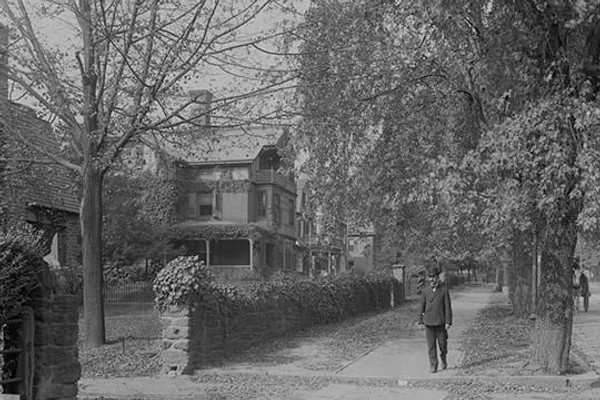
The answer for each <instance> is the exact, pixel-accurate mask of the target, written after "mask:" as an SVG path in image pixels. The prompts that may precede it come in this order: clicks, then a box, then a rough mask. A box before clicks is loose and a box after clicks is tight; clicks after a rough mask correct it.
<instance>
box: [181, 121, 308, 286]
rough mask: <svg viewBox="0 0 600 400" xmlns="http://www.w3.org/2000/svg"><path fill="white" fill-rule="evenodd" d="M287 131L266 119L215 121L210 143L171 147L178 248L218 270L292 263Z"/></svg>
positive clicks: (292, 192) (292, 189)
mask: <svg viewBox="0 0 600 400" xmlns="http://www.w3.org/2000/svg"><path fill="white" fill-rule="evenodd" d="M286 138H287V136H286V134H285V133H284V132H283V131H282V130H279V129H275V128H269V127H250V128H244V129H215V130H213V131H211V133H210V140H208V142H209V143H212V145H210V146H207V145H206V143H207V140H205V141H204V142H203V145H202V146H201V147H200V146H199V147H198V148H194V146H193V145H188V146H186V147H185V148H184V149H179V150H176V151H175V150H171V156H172V157H174V159H175V162H174V174H175V176H176V178H177V179H176V182H177V199H178V201H177V204H176V213H175V214H176V223H175V224H174V226H173V228H172V230H171V237H172V239H173V241H174V244H175V247H176V248H178V249H179V252H183V253H185V254H187V255H198V256H199V257H200V258H201V259H202V260H203V261H204V262H205V263H206V265H207V266H209V267H210V268H211V269H212V270H213V271H215V272H217V273H239V272H244V271H246V272H250V271H251V272H257V273H259V274H262V275H268V274H270V273H272V272H274V271H276V270H281V269H283V270H295V269H296V268H297V261H296V258H297V255H298V251H297V246H296V225H297V222H296V206H295V203H296V184H295V181H294V178H293V176H292V175H291V174H289V175H285V174H283V173H281V169H280V167H282V156H281V149H282V147H283V145H284V143H285V141H286Z"/></svg>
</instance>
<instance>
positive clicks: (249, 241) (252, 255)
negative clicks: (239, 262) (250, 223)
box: [248, 239, 254, 271]
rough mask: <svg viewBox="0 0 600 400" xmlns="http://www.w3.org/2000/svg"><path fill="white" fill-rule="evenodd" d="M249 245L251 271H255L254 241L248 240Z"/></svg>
mask: <svg viewBox="0 0 600 400" xmlns="http://www.w3.org/2000/svg"><path fill="white" fill-rule="evenodd" d="M248 245H249V246H250V269H251V270H253V271H254V241H253V240H252V239H248Z"/></svg>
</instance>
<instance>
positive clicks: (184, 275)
mask: <svg viewBox="0 0 600 400" xmlns="http://www.w3.org/2000/svg"><path fill="white" fill-rule="evenodd" d="M393 281H394V278H393V277H392V276H391V275H389V274H385V273H372V274H366V275H362V276H356V275H339V276H336V277H332V278H323V279H319V280H309V279H304V278H298V277H290V276H286V275H279V276H276V277H275V278H274V279H271V280H265V281H259V282H255V283H250V284H248V285H245V286H241V287H236V286H233V285H225V284H219V283H217V282H216V281H215V280H214V278H213V276H212V274H211V273H210V271H209V270H208V269H207V268H206V267H205V266H204V264H203V262H201V261H199V260H198V258H197V257H178V258H176V259H175V260H173V261H171V262H170V263H169V264H167V266H166V267H165V268H164V269H163V270H161V271H160V272H159V274H158V275H157V277H156V279H155V281H154V291H155V293H156V302H157V307H158V308H159V310H165V309H166V308H167V307H169V306H177V305H188V306H191V307H193V308H196V309H198V308H200V309H203V310H204V311H206V312H208V313H210V314H211V315H214V316H216V317H218V318H223V319H224V318H228V317H230V316H231V315H232V314H235V313H236V310H241V309H244V308H245V307H246V306H248V305H258V304H260V303H265V304H271V303H273V302H277V303H284V302H289V303H291V304H295V305H296V306H297V307H298V308H299V309H302V310H306V311H307V312H310V313H312V315H313V316H314V319H315V322H317V323H329V322H334V321H339V320H342V319H343V318H345V317H347V316H349V315H354V314H357V313H360V312H364V311H370V310H376V309H382V308H385V307H387V306H389V304H390V286H391V285H392V283H393ZM357 305H360V307H361V309H357Z"/></svg>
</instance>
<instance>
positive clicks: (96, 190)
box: [80, 164, 106, 347]
mask: <svg viewBox="0 0 600 400" xmlns="http://www.w3.org/2000/svg"><path fill="white" fill-rule="evenodd" d="M102 177H103V174H102V172H101V171H100V170H99V169H98V168H97V167H95V166H93V165H89V164H88V165H87V167H86V168H85V169H84V172H83V197H82V199H81V216H80V222H81V237H82V243H81V250H82V253H83V308H84V334H85V344H86V346H88V347H98V346H101V345H103V344H104V343H105V342H106V338H105V327H104V294H103V288H104V277H103V275H102Z"/></svg>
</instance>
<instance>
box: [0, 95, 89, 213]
mask: <svg viewBox="0 0 600 400" xmlns="http://www.w3.org/2000/svg"><path fill="white" fill-rule="evenodd" d="M8 106H9V121H10V122H9V124H10V125H11V126H10V127H9V132H10V131H12V132H13V133H15V132H18V134H19V136H21V137H22V138H24V139H26V141H25V142H22V141H21V140H19V139H17V138H15V137H12V136H13V135H11V134H9V135H8V137H7V139H8V143H9V146H8V148H9V151H10V152H12V156H13V157H21V158H25V159H26V158H31V159H34V160H36V159H37V160H38V161H41V159H42V157H43V156H41V155H40V154H39V152H36V150H35V148H34V147H36V146H37V147H41V148H44V149H49V150H50V151H51V152H53V153H54V154H60V148H59V146H58V142H57V140H56V138H55V137H54V136H53V132H52V129H51V127H50V125H49V124H48V123H46V122H45V121H42V120H41V119H39V118H37V117H36V115H35V111H34V110H32V109H30V108H28V107H25V106H23V105H20V104H16V103H9V105H8ZM28 143H29V144H28ZM8 167H9V168H12V169H13V170H22V171H23V172H22V173H19V174H15V175H13V177H14V179H12V181H13V182H12V187H13V188H15V189H16V190H19V191H20V192H21V193H20V196H19V197H20V198H21V199H22V201H24V202H25V204H23V206H39V207H45V208H53V209H58V210H62V211H67V212H70V213H76V214H78V213H79V190H78V186H77V183H76V182H77V181H76V176H75V174H74V173H73V172H71V171H69V170H67V169H66V168H64V167H61V166H59V165H56V164H36V163H31V164H30V165H27V164H23V163H19V164H15V163H10V164H9V166H8Z"/></svg>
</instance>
